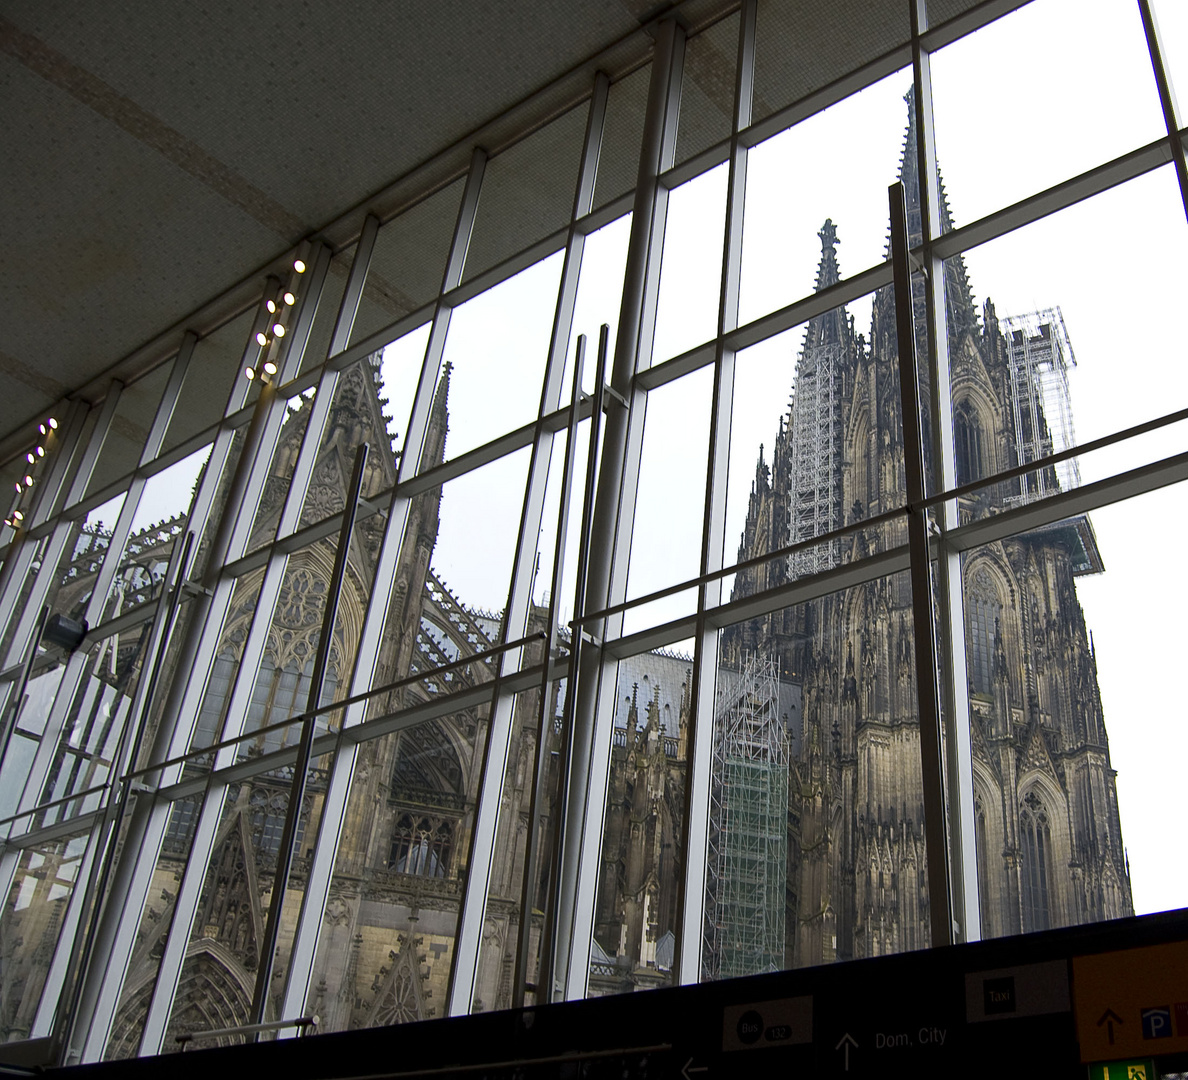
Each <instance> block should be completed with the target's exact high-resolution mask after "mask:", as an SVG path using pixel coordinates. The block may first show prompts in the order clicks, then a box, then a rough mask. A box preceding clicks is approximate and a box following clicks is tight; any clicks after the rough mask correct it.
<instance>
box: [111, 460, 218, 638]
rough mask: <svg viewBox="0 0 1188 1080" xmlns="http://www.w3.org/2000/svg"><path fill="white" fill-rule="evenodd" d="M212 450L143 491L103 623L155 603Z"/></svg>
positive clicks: (173, 467)
mask: <svg viewBox="0 0 1188 1080" xmlns="http://www.w3.org/2000/svg"><path fill="white" fill-rule="evenodd" d="M210 449H211V448H210V444H207V445H206V446H204V447H202V449H200V450H195V451H194V453H192V454H191V455H190V456H189V457H187V458H183V459H182V460H181V461H179V462H177V463H176V464H174V465H170V466H169V468H168V469H165V470H164V471H162V472H159V473H157V475H156V476H154V477H152V478H151V479H150V480H149V481H148V482H147V483H146V484H145V485H144V490H143V491H142V492H141V494H140V502H139V503H137V505H136V513H135V514H133V516H132V530H131V532H130V533H129V535H128V541H127V543H126V544H125V545H124V550H123V551H122V552H121V553H120V557H119V562H118V563H117V565H116V571H115V578H114V579H113V580H112V583H111V589H110V590H109V592H108V594H107V605H106V607H105V609H104V612H103V617H104V619H111V618H114V617H115V616H116V615H119V614H120V613H121V612H123V611H127V610H129V609H130V608H134V607H136V606H137V605H139V604H144V603H147V602H148V601H150V600H152V599H154V598H155V597H156V596H157V595H158V592H159V590H160V587H161V583H162V582H163V581H164V580H165V573H166V571H167V570H168V568H169V559H170V557H171V556H172V554H173V548H174V545H176V544H177V543H178V541H179V540H180V538H181V537H182V535H183V534H184V533H185V529H186V524H187V517H188V515H189V512H190V506H191V505H192V503H193V501H194V495H195V493H196V492H197V490H198V482H199V481H200V480H201V479H202V476H203V474H204V472H205V469H206V462H207V460H208V459H209V457H210Z"/></svg>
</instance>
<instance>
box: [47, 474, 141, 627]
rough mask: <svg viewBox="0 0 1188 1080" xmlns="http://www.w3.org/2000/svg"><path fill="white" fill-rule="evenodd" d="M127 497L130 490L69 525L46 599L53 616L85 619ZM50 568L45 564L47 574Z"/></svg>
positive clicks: (60, 526)
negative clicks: (113, 531)
mask: <svg viewBox="0 0 1188 1080" xmlns="http://www.w3.org/2000/svg"><path fill="white" fill-rule="evenodd" d="M125 498H127V492H121V493H120V494H119V495H116V496H114V497H112V498H111V499H108V500H107V502H105V503H103V504H102V505H101V506H97V507H95V509H94V510H92V511H90V513H88V514H87V516H86V517H85V518H83V519H82V520H81V521H73V522H71V523H70V524H69V525H68V526H65V527H67V528H69V530H70V531H69V536H68V537H67V540H66V546H65V548H64V549H63V551H62V558H61V559H60V560H59V561H58V568H57V572H56V573H55V574H54V577H53V580H51V581H50V584H49V591H48V592H47V593H46V599H45V602H46V603H47V604H49V605H50V614H51V615H56V614H59V613H60V614H63V615H67V616H69V617H70V618H72V619H78V620H81V619H82V617H83V614H84V613H85V612H86V608H87V605H88V604H89V603H90V600H91V594H92V592H93V591H94V589H95V579H96V577H97V576H98V574H99V571H100V570H101V569H102V568H103V560H104V557H105V556H106V555H107V549H108V548H109V547H110V546H111V534H112V530H113V529H114V528H115V524H116V521H117V519H118V518H119V516H120V511H121V510H122V509H123V507H124V499H125ZM63 527H64V526H62V525H59V526H58V528H63ZM49 569H50V568H49V567H47V566H44V565H43V567H42V571H41V572H42V573H46V572H47V571H48V570H49ZM50 572H52V571H50Z"/></svg>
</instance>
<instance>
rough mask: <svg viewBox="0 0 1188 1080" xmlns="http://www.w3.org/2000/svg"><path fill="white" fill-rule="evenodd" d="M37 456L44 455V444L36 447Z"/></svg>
mask: <svg viewBox="0 0 1188 1080" xmlns="http://www.w3.org/2000/svg"><path fill="white" fill-rule="evenodd" d="M37 456H38V457H45V447H44V446H39V447H38V448H37Z"/></svg>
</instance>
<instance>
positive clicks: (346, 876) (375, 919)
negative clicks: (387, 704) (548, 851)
mask: <svg viewBox="0 0 1188 1080" xmlns="http://www.w3.org/2000/svg"><path fill="white" fill-rule="evenodd" d="M488 713H489V708H488V706H487V705H486V704H483V705H481V706H478V707H476V708H474V709H469V710H467V711H466V712H461V713H452V714H449V715H447V716H443V717H441V718H439V719H437V720H431V721H428V722H426V723H423V724H418V725H415V726H413V727H409V728H406V729H405V730H403V731H398V732H395V733H393V734H390V735H384V736H382V737H380V738H378V739H375V740H372V741H371V742H367V743H364V744H363V745H362V746H360V748H359V750H358V756H357V758H356V762H355V769H354V777H353V780H352V785H351V793H350V796H349V799H348V802H347V808H346V815H345V818H344V823H343V831H342V837H341V839H340V841H339V844H338V848H337V852H336V855H335V862H334V876H333V878H332V879H331V883H330V894H329V898H328V900H327V902H326V908H325V911H324V913H323V918H322V930H321V935H320V937H319V940H318V951H317V955H316V958H315V961H314V970H313V975H312V978H311V980H310V991H309V999H308V1004H307V1010H308V1011H312V1012H313V1013H316V1014H317V1015H318V1016H320V1017H321V1018H322V1023H321V1026H320V1030H323V1031H347V1030H352V1029H354V1028H360V1027H379V1026H382V1025H386V1024H402V1023H408V1022H411V1021H416V1020H424V1019H428V1018H429V1017H431V1016H434V1015H443V1014H444V1010H445V1002H446V999H447V995H448V993H449V976H450V963H451V960H452V958H453V951H454V939H455V936H456V934H457V926H458V915H459V911H460V906H461V898H462V882H463V879H464V877H465V872H466V865H467V861H468V858H469V847H470V837H471V834H472V831H473V828H474V805H475V801H476V799H477V797H478V785H479V778H480V775H481V771H482V770H481V766H482V758H483V752H484V747H485V745H486V734H487V719H488Z"/></svg>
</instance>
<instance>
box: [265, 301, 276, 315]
mask: <svg viewBox="0 0 1188 1080" xmlns="http://www.w3.org/2000/svg"><path fill="white" fill-rule="evenodd" d="M264 306H265V307H266V308H268V314H269V315H275V314H276V301H275V300H269V301H268V302H267V303H266V304H265V305H264Z"/></svg>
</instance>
